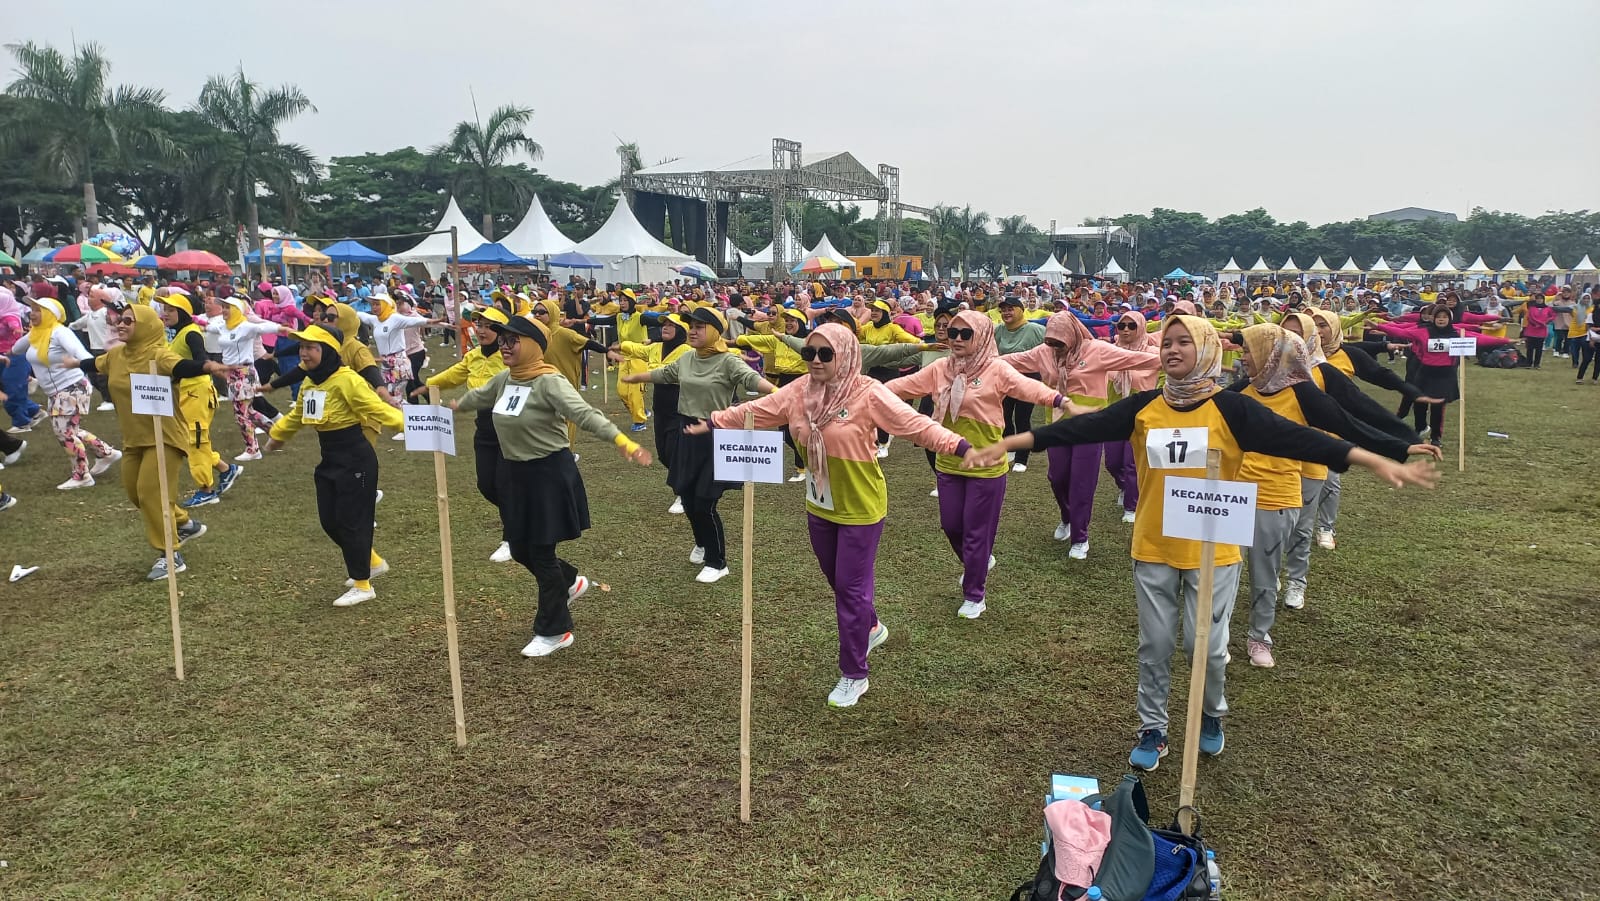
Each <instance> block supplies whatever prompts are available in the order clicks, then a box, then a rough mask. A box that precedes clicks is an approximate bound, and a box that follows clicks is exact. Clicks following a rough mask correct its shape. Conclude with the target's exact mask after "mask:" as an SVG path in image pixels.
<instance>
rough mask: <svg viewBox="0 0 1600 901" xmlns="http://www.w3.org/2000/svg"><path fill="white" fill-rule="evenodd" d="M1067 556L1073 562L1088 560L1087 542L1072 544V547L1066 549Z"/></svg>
mask: <svg viewBox="0 0 1600 901" xmlns="http://www.w3.org/2000/svg"><path fill="white" fill-rule="evenodd" d="M1067 556H1068V557H1071V558H1072V559H1074V560H1087V559H1089V542H1087V541H1080V542H1078V543H1077V544H1074V545H1073V546H1072V547H1070V548H1067Z"/></svg>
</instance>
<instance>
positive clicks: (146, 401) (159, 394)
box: [128, 372, 172, 416]
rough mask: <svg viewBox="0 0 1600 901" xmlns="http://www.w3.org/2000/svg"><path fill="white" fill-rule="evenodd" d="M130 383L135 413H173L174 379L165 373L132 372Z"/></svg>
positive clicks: (139, 414) (167, 414) (166, 414)
mask: <svg viewBox="0 0 1600 901" xmlns="http://www.w3.org/2000/svg"><path fill="white" fill-rule="evenodd" d="M128 384H129V388H130V389H131V391H132V394H133V415H135V416H171V415H172V379H170V378H168V377H166V376H164V375H145V374H144V373H140V372H130V373H128Z"/></svg>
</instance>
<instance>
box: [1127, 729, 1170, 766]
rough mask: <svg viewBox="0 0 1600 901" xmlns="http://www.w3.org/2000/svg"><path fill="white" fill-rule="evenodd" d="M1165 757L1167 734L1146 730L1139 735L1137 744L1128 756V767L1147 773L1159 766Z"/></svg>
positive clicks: (1156, 730)
mask: <svg viewBox="0 0 1600 901" xmlns="http://www.w3.org/2000/svg"><path fill="white" fill-rule="evenodd" d="M1165 756H1167V733H1165V732H1163V731H1161V730H1160V729H1146V730H1144V731H1143V732H1140V733H1139V744H1138V745H1137V746H1136V747H1135V748H1134V749H1133V752H1132V753H1130V754H1129V755H1128V766H1131V767H1133V768H1134V769H1136V770H1144V771H1145V772H1147V773H1150V772H1154V771H1155V768H1156V767H1158V766H1160V765H1161V758H1163V757H1165Z"/></svg>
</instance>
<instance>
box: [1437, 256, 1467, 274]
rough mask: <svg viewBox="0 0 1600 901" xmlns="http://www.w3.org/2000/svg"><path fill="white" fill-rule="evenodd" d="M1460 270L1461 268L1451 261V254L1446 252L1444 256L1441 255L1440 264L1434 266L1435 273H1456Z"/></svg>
mask: <svg viewBox="0 0 1600 901" xmlns="http://www.w3.org/2000/svg"><path fill="white" fill-rule="evenodd" d="M1460 271H1461V270H1459V269H1457V268H1456V266H1455V264H1454V263H1452V262H1450V255H1449V254H1445V255H1444V256H1442V257H1440V258H1439V265H1437V266H1435V267H1433V274H1434V275H1455V274H1456V273H1458V272H1460Z"/></svg>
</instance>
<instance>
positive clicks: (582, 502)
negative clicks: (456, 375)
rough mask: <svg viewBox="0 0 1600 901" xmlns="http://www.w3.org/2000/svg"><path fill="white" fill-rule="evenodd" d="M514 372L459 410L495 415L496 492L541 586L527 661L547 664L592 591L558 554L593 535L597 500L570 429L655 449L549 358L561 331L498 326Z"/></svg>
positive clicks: (637, 452)
mask: <svg viewBox="0 0 1600 901" xmlns="http://www.w3.org/2000/svg"><path fill="white" fill-rule="evenodd" d="M491 328H493V329H494V330H495V332H496V333H497V334H498V336H499V337H498V340H497V342H496V344H497V346H498V347H499V349H500V355H501V357H502V359H503V360H504V361H505V363H506V367H507V368H506V369H502V370H501V371H499V372H497V373H495V374H494V376H493V377H492V378H490V379H489V381H487V382H485V383H484V384H483V385H481V386H479V387H477V388H474V389H472V390H471V391H468V392H467V393H466V395H464V396H463V397H462V398H461V399H460V400H459V401H456V402H453V403H452V404H451V405H450V406H452V407H454V408H455V409H457V410H467V411H472V410H489V411H491V416H492V417H493V420H494V430H495V434H496V436H497V437H498V439H499V442H500V448H501V452H502V453H503V454H504V456H505V463H504V464H503V465H502V466H501V467H500V469H499V473H500V474H499V477H498V479H497V481H498V485H497V488H496V491H497V494H498V496H499V500H500V519H501V523H502V526H503V528H504V530H505V537H506V540H507V541H508V542H509V543H510V546H511V556H512V558H513V559H514V560H516V561H517V562H518V563H521V564H522V565H523V566H525V567H527V569H528V571H529V572H531V573H533V577H534V579H535V580H537V581H538V583H539V609H538V613H537V614H536V615H535V617H534V621H533V639H532V640H531V641H529V642H528V644H527V646H526V647H524V648H523V649H522V655H523V656H524V657H544V656H547V655H549V654H553V653H555V652H556V651H559V650H561V649H562V648H565V647H567V646H569V645H571V644H572V640H573V639H572V611H571V609H570V606H569V605H570V604H571V603H572V602H573V601H575V600H577V599H578V598H579V597H580V596H582V595H583V593H584V592H585V591H588V590H589V580H588V579H587V578H585V577H583V576H581V575H579V574H578V570H577V567H574V566H573V565H572V564H570V563H568V562H567V561H565V560H563V559H561V558H560V557H558V556H557V555H556V547H557V545H559V544H560V543H561V542H563V541H573V540H576V539H578V538H580V537H582V535H583V532H584V530H585V529H587V528H589V501H588V496H587V494H586V493H585V491H584V487H583V477H582V476H581V475H580V474H579V473H578V465H577V458H576V457H575V456H574V455H573V453H572V451H571V449H570V447H569V444H570V438H569V437H568V435H567V431H566V428H565V427H564V425H563V423H570V422H576V423H578V424H579V425H581V426H582V428H583V429H584V431H586V432H589V433H590V434H592V435H594V436H595V437H596V438H599V439H601V440H602V441H609V442H611V443H613V444H615V445H616V446H617V448H618V450H620V451H621V453H622V456H623V457H624V458H625V459H627V460H630V461H632V462H634V463H638V464H639V465H641V466H649V465H650V452H649V451H647V450H645V449H644V448H642V447H640V446H639V445H637V444H635V443H634V442H633V441H631V440H629V438H628V436H627V435H624V434H623V433H622V432H621V431H620V430H619V429H618V428H617V427H616V426H615V425H613V424H612V423H611V420H609V419H607V418H606V415H605V414H604V413H601V412H600V411H599V410H596V409H595V408H593V407H591V406H589V404H588V403H587V402H585V401H584V399H583V395H581V394H579V393H578V389H577V388H575V387H573V385H572V384H571V383H570V382H569V381H568V380H567V379H566V377H565V376H564V375H562V374H561V372H560V371H559V370H558V369H556V367H555V366H553V365H551V364H550V363H549V362H547V361H546V360H545V356H544V354H545V351H546V350H547V349H548V348H549V346H550V341H551V338H552V336H551V333H550V330H549V328H547V327H546V326H545V325H544V323H542V322H539V321H538V320H535V319H530V318H528V317H525V316H513V317H510V318H509V319H508V320H507V321H506V322H504V323H501V322H494V323H493V325H492V326H491Z"/></svg>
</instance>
